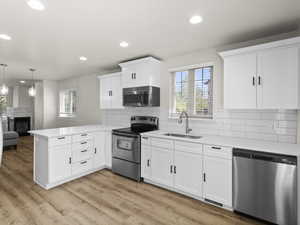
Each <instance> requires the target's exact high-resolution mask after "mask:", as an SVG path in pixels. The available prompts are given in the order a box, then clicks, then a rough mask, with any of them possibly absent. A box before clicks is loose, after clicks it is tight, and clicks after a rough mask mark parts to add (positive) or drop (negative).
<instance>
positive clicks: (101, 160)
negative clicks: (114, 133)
mask: <svg viewBox="0 0 300 225" xmlns="http://www.w3.org/2000/svg"><path fill="white" fill-rule="evenodd" d="M93 138H94V149H93V150H94V154H95V155H94V165H93V166H94V168H99V167H103V166H104V165H105V132H95V133H93Z"/></svg>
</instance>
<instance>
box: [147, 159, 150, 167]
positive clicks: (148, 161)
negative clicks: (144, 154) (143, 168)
mask: <svg viewBox="0 0 300 225" xmlns="http://www.w3.org/2000/svg"><path fill="white" fill-rule="evenodd" d="M147 166H148V167H149V166H150V159H148V160H147Z"/></svg>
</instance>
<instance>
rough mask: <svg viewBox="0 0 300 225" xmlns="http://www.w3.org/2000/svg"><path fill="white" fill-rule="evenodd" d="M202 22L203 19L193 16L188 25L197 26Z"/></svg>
mask: <svg viewBox="0 0 300 225" xmlns="http://www.w3.org/2000/svg"><path fill="white" fill-rule="evenodd" d="M202 21H203V18H202V17H201V16H193V17H191V18H190V23H191V24H198V23H201V22H202Z"/></svg>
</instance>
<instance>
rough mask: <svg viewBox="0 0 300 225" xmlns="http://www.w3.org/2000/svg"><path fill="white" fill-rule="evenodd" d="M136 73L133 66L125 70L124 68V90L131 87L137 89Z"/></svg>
mask: <svg viewBox="0 0 300 225" xmlns="http://www.w3.org/2000/svg"><path fill="white" fill-rule="evenodd" d="M135 74H136V71H135V69H134V68H133V66H130V67H129V66H128V67H125V68H122V87H123V88H130V87H136V86H137V85H136V80H135V76H136V75H135Z"/></svg>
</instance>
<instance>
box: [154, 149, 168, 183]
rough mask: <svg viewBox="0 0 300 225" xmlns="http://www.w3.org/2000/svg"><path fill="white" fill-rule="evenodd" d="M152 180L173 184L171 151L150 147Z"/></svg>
mask: <svg viewBox="0 0 300 225" xmlns="http://www.w3.org/2000/svg"><path fill="white" fill-rule="evenodd" d="M151 150H152V151H151V172H152V180H153V181H154V182H157V183H159V184H162V185H167V186H172V185H173V170H172V167H171V166H172V165H173V163H172V162H173V151H172V150H169V149H161V148H158V147H153V146H152V149H151Z"/></svg>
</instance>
